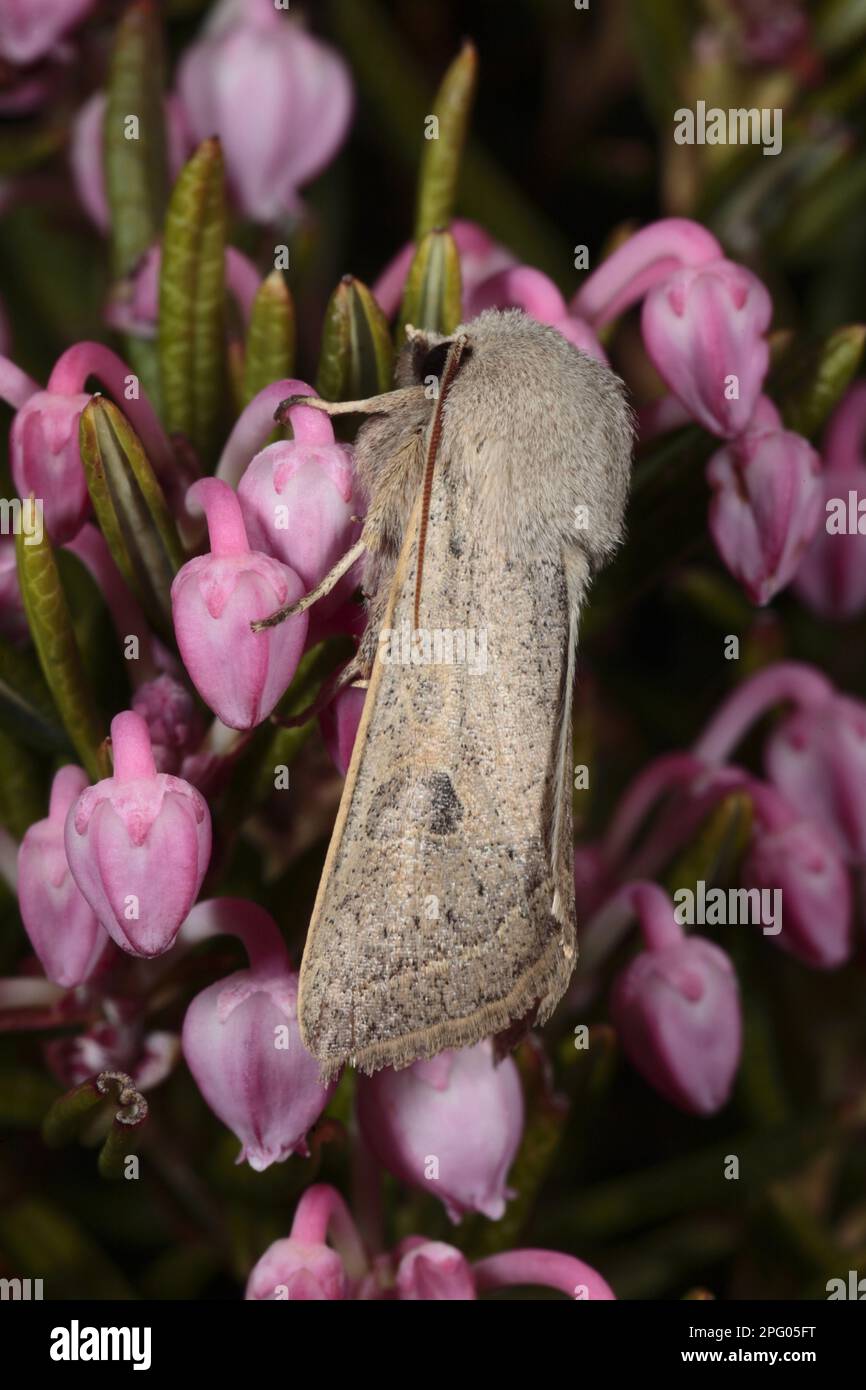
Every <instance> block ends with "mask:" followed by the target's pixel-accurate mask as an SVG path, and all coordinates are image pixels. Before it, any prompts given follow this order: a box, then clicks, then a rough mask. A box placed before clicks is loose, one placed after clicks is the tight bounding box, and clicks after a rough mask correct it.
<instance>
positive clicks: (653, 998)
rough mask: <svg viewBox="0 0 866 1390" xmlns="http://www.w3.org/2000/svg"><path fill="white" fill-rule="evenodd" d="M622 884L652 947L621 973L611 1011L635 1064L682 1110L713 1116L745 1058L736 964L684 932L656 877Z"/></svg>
mask: <svg viewBox="0 0 866 1390" xmlns="http://www.w3.org/2000/svg"><path fill="white" fill-rule="evenodd" d="M623 891H624V894H627V895H628V896H629V899H630V901H631V903H632V906H633V907H634V908H635V909H636V911H637V912H638V914H639V917H640V922H641V927H642V929H643V932H644V937H645V939H646V942H647V947H648V949H647V950H645V951H641V952H640V953H639V954H638V955H636V956H635V957H634V959H633V960H632V961H631V962H630V963H629V964H628V965H627V966H626V968H625V969H624V970H623V971H622V973H621V974H620V975H619V976H618V978H617V980H616V982H615V984H614V988H613V994H612V996H611V1013H612V1016H613V1021H614V1025H615V1027H616V1030H617V1033H618V1035H619V1038H620V1040H621V1042H622V1046H623V1049H624V1051H625V1053H626V1055H627V1056H628V1058H629V1061H630V1062H631V1064H632V1066H633V1067H635V1068H636V1069H637V1071H639V1072H640V1073H641V1075H642V1076H643V1077H644V1078H645V1080H647V1081H648V1082H649V1084H650V1085H651V1086H654V1087H655V1089H656V1090H657V1091H659V1092H660V1093H661V1095H663V1096H664V1097H665V1099H666V1100H669V1101H670V1102H671V1103H672V1104H673V1105H677V1106H679V1107H680V1109H682V1110H688V1111H691V1112H692V1113H693V1114H697V1115H712V1114H714V1113H715V1111H717V1110H720V1109H721V1107H722V1106H723V1105H724V1104H725V1102H726V1101H727V1099H728V1097H729V1095H730V1093H731V1088H732V1086H733V1082H734V1077H735V1075H736V1072H737V1067H738V1066H739V1061H740V1049H741V1043H742V1025H741V1020H740V1004H739V992H738V989H737V978H736V975H735V974H734V969H733V966H732V965H731V962H730V960H729V958H728V957H727V956H726V955H725V952H724V951H722V950H720V948H719V947H718V946H715V945H713V943H712V942H711V941H707V940H705V939H704V938H703V937H700V936H688V937H687V936H686V935H685V934H684V932H683V930H682V927H680V926H679V925H678V923H677V921H676V919H675V917H674V909H673V904H672V903H671V901H670V899H669V898H668V896H667V894H666V893H665V892H664V891H663V890H662V889H661V888H659V887H658V886H657V885H656V884H654V883H637V884H630V885H629V886H628V887H627V888H626V889H625V890H623Z"/></svg>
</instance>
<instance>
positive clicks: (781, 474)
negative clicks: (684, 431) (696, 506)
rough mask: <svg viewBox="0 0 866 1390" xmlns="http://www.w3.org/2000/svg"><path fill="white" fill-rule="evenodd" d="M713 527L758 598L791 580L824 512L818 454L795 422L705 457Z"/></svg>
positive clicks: (766, 598)
mask: <svg viewBox="0 0 866 1390" xmlns="http://www.w3.org/2000/svg"><path fill="white" fill-rule="evenodd" d="M707 481H708V483H709V484H710V487H711V488H712V489H713V499H712V501H711V503H710V513H709V524H710V532H711V534H712V537H713V540H714V541H715V543H716V548H717V550H718V551H719V554H720V555H721V557H722V559H723V560H724V562H725V564H726V565H727V567H728V569H729V570H730V571H731V573H732V574H733V576H734V578H735V579H737V580H738V581H739V583H740V584H742V586H743V588H744V589H745V591H746V593H747V594H748V595H749V598H750V599H751V600H752V602H753V603H757V604H760V605H763V604H766V603H769V602H770V599H771V598H773V596H774V595H775V594H777V593H778V592H779V590H780V589H783V588H784V587H785V585H786V584H789V583H790V582H791V580H792V578H793V577H794V574H795V573H796V571H797V567H798V565H799V564H800V561H801V559H802V557H803V553H804V551H805V549H806V547H807V545H808V544H809V541H810V540H811V539H812V537H813V536H814V534H815V531H816V529H817V527H818V524H819V522H820V520H821V460H820V458H819V457H818V455H817V454H816V452H815V450H814V449H813V448H812V446H811V444H809V442H808V440H806V439H803V437H802V436H801V435H799V434H793V433H792V432H791V431H790V430H776V429H769V430H757V431H751V430H750V431H749V432H748V433H746V434H744V435H742V436H741V437H740V438H739V439H736V440H734V441H733V443H731V444H727V445H725V447H724V448H723V449H720V450H719V451H718V453H715V454H714V455H713V457H712V458H711V459H710V462H709V464H708V465H707Z"/></svg>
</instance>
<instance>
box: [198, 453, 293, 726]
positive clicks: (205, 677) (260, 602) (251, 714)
mask: <svg viewBox="0 0 866 1390" xmlns="http://www.w3.org/2000/svg"><path fill="white" fill-rule="evenodd" d="M187 500H188V502H189V501H192V502H193V503H194V504H198V503H200V504H201V505H202V506H203V507H204V509H205V512H206V513H207V520H208V531H209V533H210V544H211V552H210V554H209V555H199V556H197V557H196V558H195V559H193V560H189V561H188V562H187V563H186V564H185V565H184V566H183V568H182V569H181V570H179V571H178V573H177V574H176V575H175V578H174V582H173V583H172V586H171V607H172V615H173V617H174V630H175V635H176V637H177V644H178V647H179V649H180V654H181V656H182V657H183V662H184V665H185V666H186V669H187V671H188V672H189V675H190V678H191V680H192V682H193V684H194V685H195V688H196V690H197V691H198V692H199V694H200V695H201V697H202V699H203V700H204V701H205V703H206V704H208V705H209V706H210V708H211V709H212V710H213V712H214V714H216V715H217V717H218V718H219V719H221V720H222V722H223V723H224V724H227V725H228V726H229V728H232V729H252V728H253V727H254V726H255V725H256V724H260V723H261V722H262V720H263V719H266V718H267V717H268V715H269V714H270V713H271V711H272V709H273V708H274V706H275V705H276V703H277V701H278V700H279V699H280V697H281V696H282V695H283V693H284V691H285V690H286V688H287V686H288V685H289V682H290V681H291V679H292V676H293V675H294V674H295V670H296V669H297V665H298V662H299V661H300V659H301V655H302V653H303V650H304V641H305V638H306V635H307V615H306V613H302V614H299V615H298V616H297V617H294V618H289V619H288V620H287V621H286V622H283V623H279V624H278V625H277V626H276V627H272V628H266V629H264V630H263V631H261V632H253V630H252V628H251V626H250V624H251V623H252V622H254V621H255V620H256V619H258V618H266V617H267V616H268V615H269V614H270V613H273V612H274V611H275V610H276V609H278V608H282V607H283V606H284V605H285V604H287V603H292V602H293V601H294V600H295V599H298V598H300V597H301V595H302V594H303V593H304V584H303V582H302V581H301V579H300V578H299V577H298V575H297V574H295V573H294V571H293V570H291V569H289V568H288V567H287V566H286V565H283V564H280V562H279V561H278V560H275V559H273V558H272V557H271V556H269V555H262V554H260V553H259V552H257V551H251V550H250V548H249V544H248V542H247V536H246V531H245V530H244V523H243V519H242V517H241V510H240V506H239V504H238V499H237V497H236V495H235V493H234V492H233V491H232V489H231V488H230V487H229V486H228V484H227V483H223V482H220V481H219V480H218V479H216V478H202V479H201V481H200V482H197V483H194V484H193V486H192V487H191V488H190V490H189V492H188V493H187Z"/></svg>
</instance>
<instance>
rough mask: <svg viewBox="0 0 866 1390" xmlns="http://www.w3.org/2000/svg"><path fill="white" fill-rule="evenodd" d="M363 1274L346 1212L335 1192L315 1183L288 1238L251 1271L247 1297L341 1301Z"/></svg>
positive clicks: (364, 1265)
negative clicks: (329, 1242)
mask: <svg viewBox="0 0 866 1390" xmlns="http://www.w3.org/2000/svg"><path fill="white" fill-rule="evenodd" d="M328 1240H330V1241H331V1244H330V1245H329V1244H327V1242H328ZM366 1273H367V1259H366V1256H365V1253H364V1248H363V1245H362V1244H361V1238H360V1236H359V1234H358V1230H357V1227H356V1226H355V1223H354V1221H353V1220H352V1217H351V1214H350V1212H349V1209H348V1207H347V1206H346V1204H345V1202H344V1201H343V1199H342V1197H341V1196H340V1194H339V1192H337V1191H336V1189H335V1188H333V1187H327V1186H325V1185H324V1184H323V1183H317V1184H316V1185H315V1186H314V1187H308V1188H307V1190H306V1192H305V1193H304V1195H303V1197H302V1198H301V1200H300V1201H299V1202H298V1205H297V1208H296V1210H295V1219H294V1221H293V1222H292V1230H291V1234H290V1235H289V1237H288V1239H287V1240H277V1241H274V1243H273V1245H272V1246H271V1247H270V1249H268V1250H266V1251H265V1253H264V1255H262V1257H261V1259H260V1260H259V1261H258V1263H257V1264H256V1265H255V1267H254V1268H253V1270H252V1273H251V1274H250V1277H249V1280H248V1282H247V1291H246V1298H247V1299H251V1300H258V1301H276V1302H280V1301H281V1300H282V1301H285V1302H293V1303H294V1302H299V1301H301V1302H310V1301H317V1302H322V1301H331V1300H334V1299H337V1300H342V1299H346V1298H351V1297H352V1295H353V1293H354V1290H355V1288H356V1286H357V1284H358V1283H359V1281H360V1280H361V1279H362V1277H363V1276H364V1275H365V1274H366Z"/></svg>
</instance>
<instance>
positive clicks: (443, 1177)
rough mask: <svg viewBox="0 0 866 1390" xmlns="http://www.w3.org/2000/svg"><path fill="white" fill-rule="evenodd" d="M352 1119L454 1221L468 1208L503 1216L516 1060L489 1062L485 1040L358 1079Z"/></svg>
mask: <svg viewBox="0 0 866 1390" xmlns="http://www.w3.org/2000/svg"><path fill="white" fill-rule="evenodd" d="M358 1118H359V1121H360V1125H361V1131H362V1133H363V1135H364V1138H365V1140H366V1142H367V1144H368V1145H369V1147H370V1148H371V1149H372V1151H373V1153H374V1154H375V1155H376V1156H377V1158H378V1159H379V1161H380V1163H382V1164H383V1165H384V1167H386V1168H387V1169H388V1170H389V1172H391V1173H393V1174H394V1176H395V1177H397V1178H399V1179H400V1181H401V1182H405V1183H407V1184H408V1185H409V1186H411V1187H416V1188H419V1189H421V1190H422V1191H426V1192H431V1193H433V1195H434V1196H437V1197H438V1198H439V1199H440V1201H442V1202H443V1203H444V1205H445V1209H446V1211H447V1212H448V1215H449V1217H450V1218H451V1220H452V1221H453V1222H455V1223H456V1222H458V1221H460V1219H461V1217H462V1216H464V1215H465V1213H466V1212H470V1211H480V1212H483V1214H484V1215H485V1216H488V1217H490V1219H491V1220H493V1221H496V1220H498V1219H499V1217H500V1216H502V1214H503V1212H504V1211H505V1202H506V1199H507V1198H508V1197H509V1196H511V1195H512V1194H511V1193H510V1192H509V1190H508V1188H507V1187H506V1179H507V1176H508V1170H509V1168H510V1167H511V1164H512V1163H513V1161H514V1156H515V1154H516V1153H517V1149H518V1146H519V1144H520V1138H521V1134H522V1131H523V1095H522V1092H521V1087H520V1077H519V1075H518V1072H517V1067H516V1066H515V1064H514V1062H513V1061H512V1059H511V1058H510V1057H506V1058H504V1059H503V1061H501V1062H500V1063H499V1064H498V1065H495V1064H494V1060H493V1045H492V1043H491V1042H490V1041H485V1042H482V1043H478V1044H477V1046H475V1047H467V1048H463V1049H462V1050H461V1051H459V1052H442V1053H440V1054H439V1055H438V1056H437V1057H434V1058H432V1060H431V1061H429V1062H415V1063H414V1064H413V1065H412V1066H411V1067H406V1068H404V1069H403V1070H401V1071H393V1070H391V1069H390V1068H385V1069H384V1070H383V1071H379V1072H376V1073H375V1075H373V1076H370V1077H366V1076H362V1077H359V1078H358Z"/></svg>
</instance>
